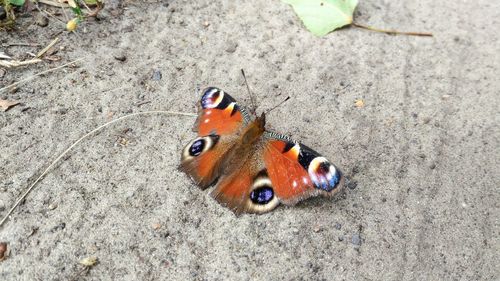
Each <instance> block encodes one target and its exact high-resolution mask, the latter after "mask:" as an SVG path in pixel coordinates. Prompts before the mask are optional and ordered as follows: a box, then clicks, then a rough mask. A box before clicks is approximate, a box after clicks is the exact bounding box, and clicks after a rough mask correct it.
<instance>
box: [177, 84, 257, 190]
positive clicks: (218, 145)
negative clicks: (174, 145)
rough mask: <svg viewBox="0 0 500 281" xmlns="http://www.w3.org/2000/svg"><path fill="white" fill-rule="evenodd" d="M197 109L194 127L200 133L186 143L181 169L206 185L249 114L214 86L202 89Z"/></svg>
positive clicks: (212, 178)
mask: <svg viewBox="0 0 500 281" xmlns="http://www.w3.org/2000/svg"><path fill="white" fill-rule="evenodd" d="M198 112H199V114H198V119H197V121H196V123H195V126H194V128H193V130H194V131H197V132H198V137H197V138H196V139H194V140H192V141H191V142H189V143H188V144H187V145H186V146H185V147H184V149H183V151H182V156H181V165H180V167H179V169H180V170H181V171H183V172H185V173H186V174H188V175H189V176H190V177H191V178H192V179H193V181H194V182H195V183H196V184H198V185H199V186H200V187H201V188H206V187H208V186H210V185H211V184H212V183H213V182H214V181H215V179H216V178H217V177H219V176H220V174H221V173H222V169H223V167H224V159H226V158H228V153H230V152H231V150H232V147H233V146H234V144H235V143H236V141H237V139H238V133H239V132H241V130H242V128H243V125H244V124H246V123H248V119H249V118H248V115H247V114H246V112H245V111H244V110H243V109H241V108H240V107H239V106H238V104H237V103H236V101H235V100H234V98H233V97H231V96H230V95H229V94H227V93H225V92H224V91H222V90H220V89H218V88H214V87H209V88H206V89H205V90H203V92H202V97H201V100H200V103H199V105H198Z"/></svg>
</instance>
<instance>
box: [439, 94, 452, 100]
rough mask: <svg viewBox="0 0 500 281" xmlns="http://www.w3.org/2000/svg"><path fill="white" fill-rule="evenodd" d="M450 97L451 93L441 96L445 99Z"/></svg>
mask: <svg viewBox="0 0 500 281" xmlns="http://www.w3.org/2000/svg"><path fill="white" fill-rule="evenodd" d="M450 97H451V96H450V95H442V96H441V98H442V99H443V100H447V99H449V98H450Z"/></svg>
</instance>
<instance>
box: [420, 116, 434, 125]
mask: <svg viewBox="0 0 500 281" xmlns="http://www.w3.org/2000/svg"><path fill="white" fill-rule="evenodd" d="M431 120H432V118H430V117H424V119H423V120H422V121H423V122H424V124H429V122H431Z"/></svg>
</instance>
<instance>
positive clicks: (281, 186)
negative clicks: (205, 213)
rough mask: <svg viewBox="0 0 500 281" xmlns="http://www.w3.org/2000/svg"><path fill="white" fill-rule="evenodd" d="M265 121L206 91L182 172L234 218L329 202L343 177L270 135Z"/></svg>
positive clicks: (297, 145)
mask: <svg viewBox="0 0 500 281" xmlns="http://www.w3.org/2000/svg"><path fill="white" fill-rule="evenodd" d="M265 124H266V116H265V113H262V115H261V116H260V117H255V118H253V119H252V118H251V117H250V115H249V114H248V112H247V111H246V110H245V109H244V108H242V107H240V106H239V105H238V104H237V103H236V101H235V100H234V99H233V97H231V96H230V95H229V94H227V93H226V92H224V91H222V90H220V89H218V88H214V87H209V88H206V89H205V90H203V91H202V97H201V101H200V102H199V104H198V119H197V120H196V123H195V125H194V128H193V131H195V132H196V131H197V132H198V137H197V138H195V139H194V140H192V141H191V142H189V143H188V144H187V145H186V146H185V148H184V149H183V151H182V156H181V164H180V166H179V169H180V170H181V171H183V172H185V173H186V174H187V175H188V176H190V177H191V178H192V179H193V181H194V182H195V183H196V184H197V185H198V186H199V187H200V188H202V189H206V188H207V187H209V186H211V185H213V184H215V186H216V187H215V189H214V190H213V191H212V192H211V195H212V196H213V197H214V198H215V199H216V200H217V201H218V202H219V203H221V204H223V205H225V206H226V207H228V208H229V209H231V210H232V211H233V212H235V213H236V214H241V213H265V212H269V211H271V210H273V209H274V208H275V207H276V206H278V205H279V204H280V203H283V204H285V205H294V204H295V203H297V202H299V201H301V200H303V199H306V198H308V197H312V196H317V195H323V196H331V195H333V194H334V193H336V192H337V191H339V190H340V189H341V187H342V186H343V184H342V181H343V180H342V174H341V172H340V171H339V169H337V168H336V167H335V166H334V165H333V164H332V163H330V162H329V161H328V160H327V159H326V158H325V157H323V156H321V155H320V154H319V153H317V152H316V151H314V150H312V149H311V148H309V147H307V146H305V145H303V144H300V143H298V142H296V141H293V140H292V139H290V138H289V137H288V136H285V135H281V134H277V133H274V132H269V131H266V129H265Z"/></svg>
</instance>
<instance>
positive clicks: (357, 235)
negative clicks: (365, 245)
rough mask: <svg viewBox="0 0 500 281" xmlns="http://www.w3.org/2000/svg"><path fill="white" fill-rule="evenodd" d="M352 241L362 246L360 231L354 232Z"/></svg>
mask: <svg viewBox="0 0 500 281" xmlns="http://www.w3.org/2000/svg"><path fill="white" fill-rule="evenodd" d="M351 243H352V244H354V245H356V246H361V236H359V234H358V233H356V234H354V235H353V236H352V238H351Z"/></svg>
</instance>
